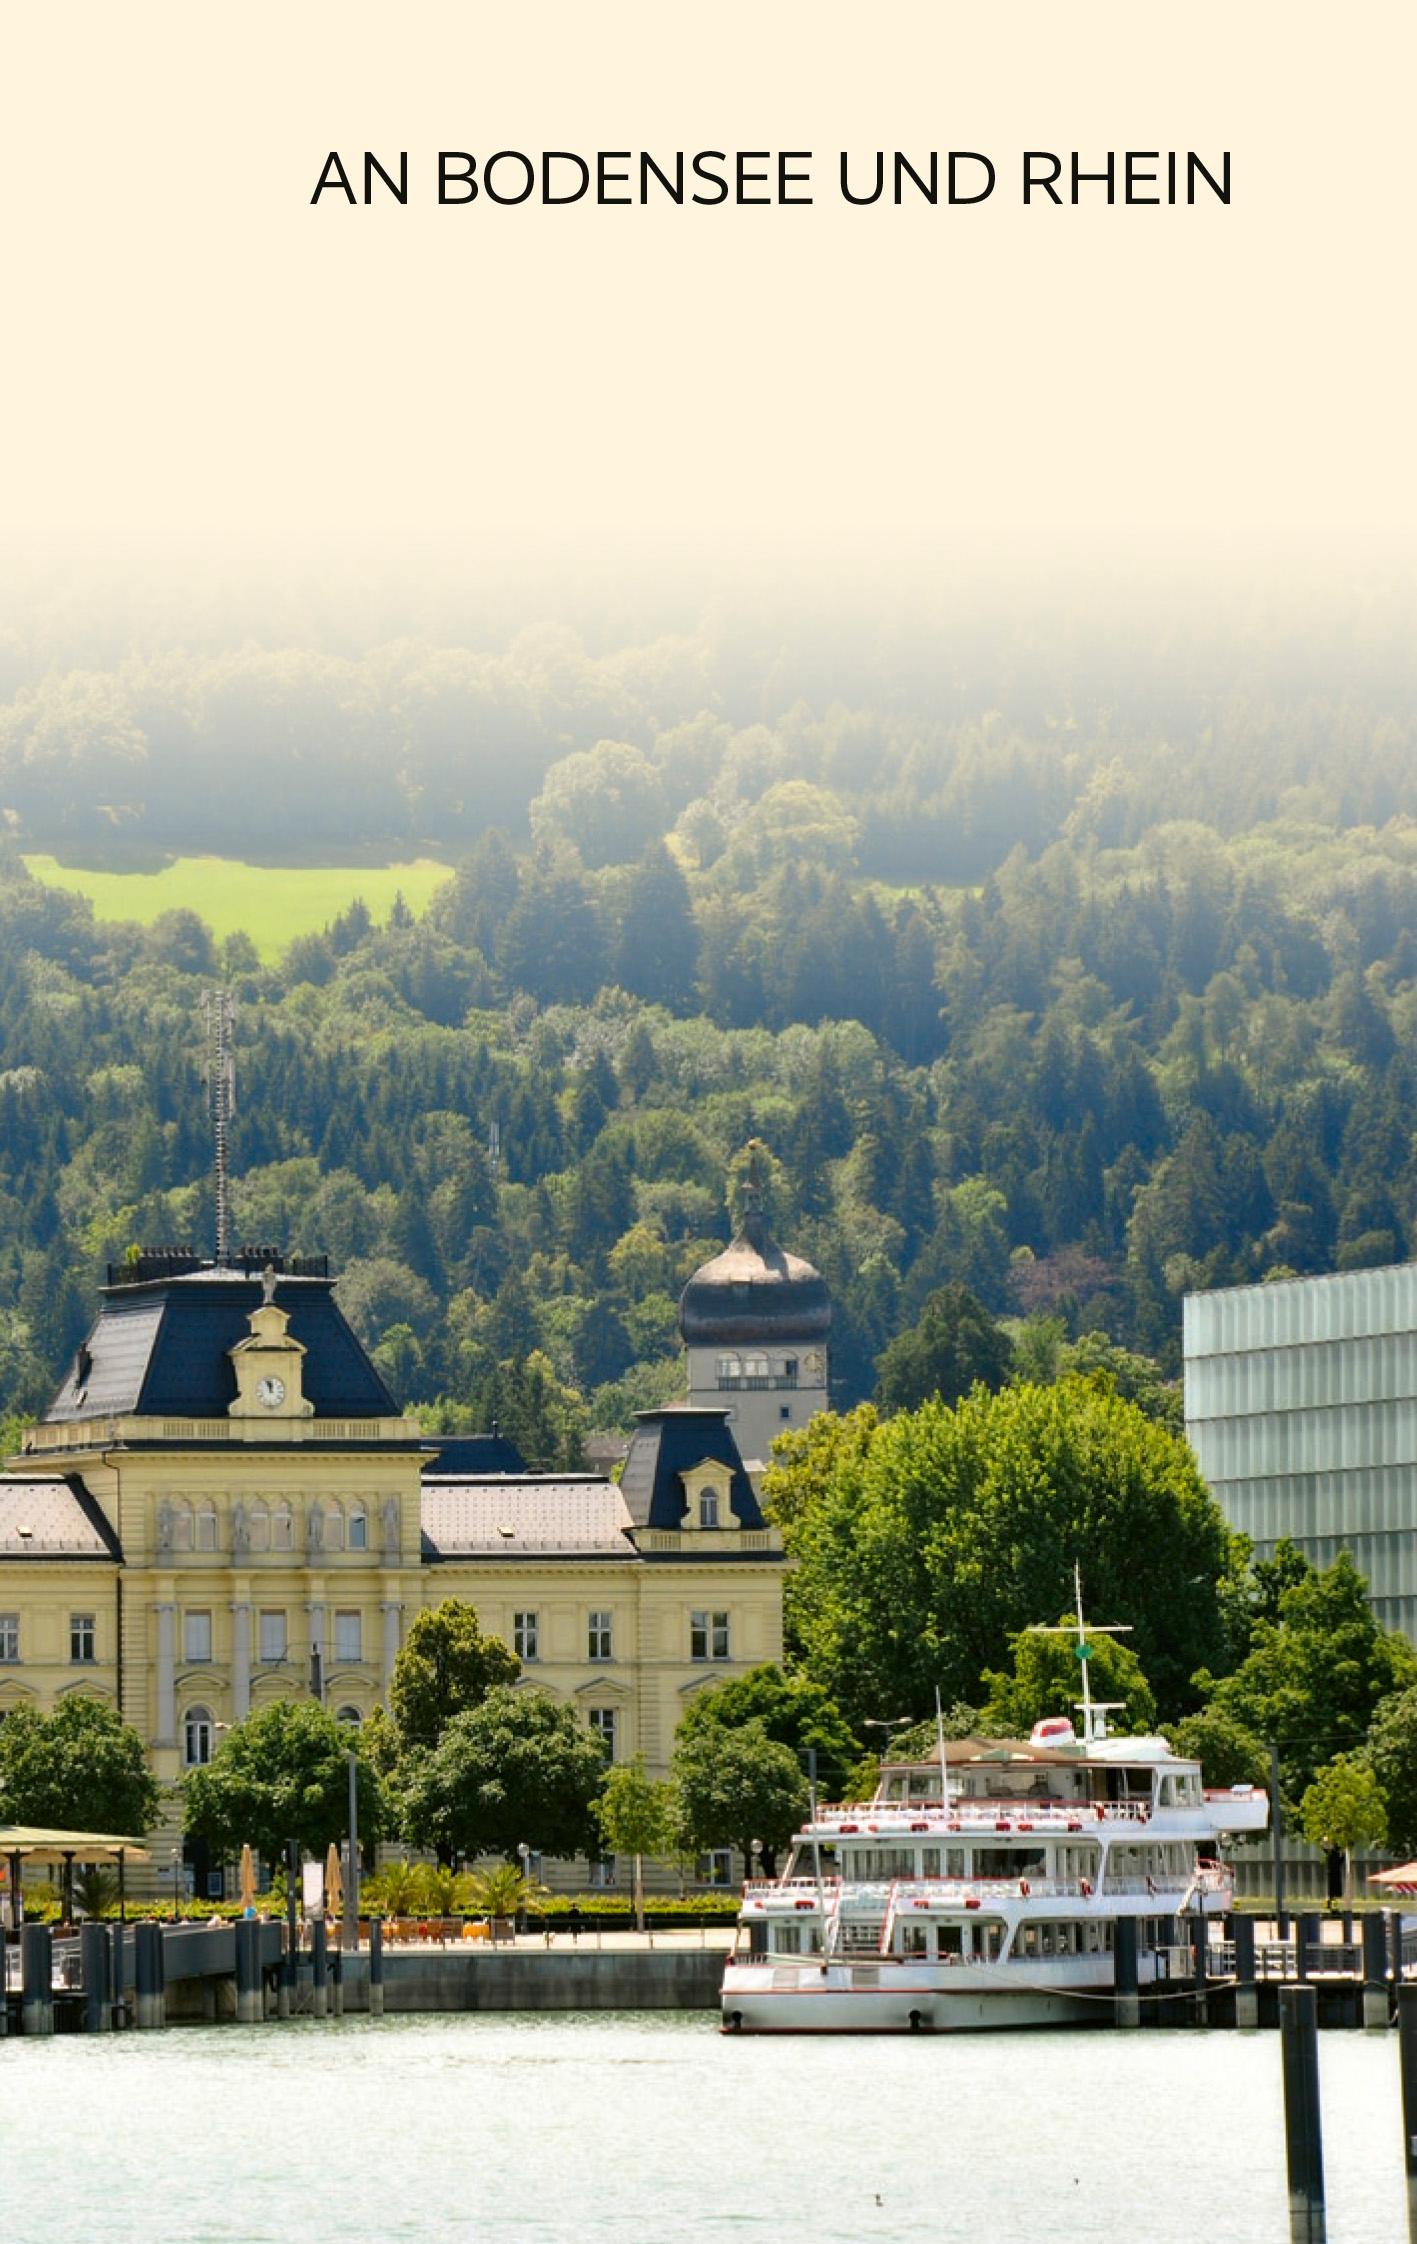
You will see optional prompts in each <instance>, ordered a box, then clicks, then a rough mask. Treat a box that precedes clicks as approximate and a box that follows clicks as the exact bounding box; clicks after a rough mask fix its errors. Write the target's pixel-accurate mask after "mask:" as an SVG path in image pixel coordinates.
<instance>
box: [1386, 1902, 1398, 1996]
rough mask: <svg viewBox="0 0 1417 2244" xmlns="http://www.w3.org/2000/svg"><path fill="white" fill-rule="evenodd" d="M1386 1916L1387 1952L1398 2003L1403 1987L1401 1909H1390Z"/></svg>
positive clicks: (1393, 1993) (1394, 1993)
mask: <svg viewBox="0 0 1417 2244" xmlns="http://www.w3.org/2000/svg"><path fill="white" fill-rule="evenodd" d="M1384 1915H1385V1916H1386V1918H1387V1952H1388V1962H1389V1965H1390V1966H1391V1970H1392V1997H1393V2001H1394V2002H1396V2000H1397V1993H1398V1989H1399V1988H1400V1987H1401V1985H1402V1911H1401V1910H1400V1909H1388V1910H1385V1911H1384Z"/></svg>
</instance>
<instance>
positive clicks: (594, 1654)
mask: <svg viewBox="0 0 1417 2244" xmlns="http://www.w3.org/2000/svg"><path fill="white" fill-rule="evenodd" d="M613 1645H614V1640H613V1638H612V1636H611V1630H610V1615H609V1614H608V1613H589V1614H587V1616H586V1658H587V1659H588V1660H613V1659H614V1657H615V1652H614V1648H613Z"/></svg>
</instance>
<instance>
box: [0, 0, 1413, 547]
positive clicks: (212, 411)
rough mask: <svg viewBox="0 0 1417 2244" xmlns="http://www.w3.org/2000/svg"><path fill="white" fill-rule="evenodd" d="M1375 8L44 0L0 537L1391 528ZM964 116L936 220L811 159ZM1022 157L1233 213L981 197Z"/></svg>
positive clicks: (19, 122) (1393, 453) (16, 104)
mask: <svg viewBox="0 0 1417 2244" xmlns="http://www.w3.org/2000/svg"><path fill="white" fill-rule="evenodd" d="M1414 24H1417V14H1414V11H1413V10H1412V9H1411V7H1410V6H1409V5H1398V4H1395V0H1366V4H1363V0H1358V4H1350V5H1348V6H1347V7H1345V8H1343V9H1337V8H1333V7H1324V8H1319V7H1317V6H1314V5H1308V4H1298V5H1296V4H1294V0H1289V4H1287V5H1284V6H1279V5H1276V4H1273V0H1242V4H1240V5H1236V0H1197V4H1194V5H1190V6H1188V7H1186V8H1181V7H1176V6H1172V7H1161V6H1158V5H1154V4H1152V0H1125V4H1117V0H1071V4H1065V0H994V4H989V0H978V4H976V5H974V6H972V7H971V6H964V5H959V4H956V0H933V4H931V0H897V4H896V5H894V6H892V7H891V8H890V9H888V10H886V9H874V10H873V9H865V8H860V7H847V6H843V5H840V4H838V0H816V4H813V5H806V4H803V0H758V4H757V5H745V4H743V0H719V4H716V5H715V6H713V7H712V8H710V7H707V6H700V7H698V8H695V9H693V10H690V9H688V8H685V7H682V6H670V5H667V4H665V0H659V4H657V5H645V4H644V0H621V4H619V5H616V6H614V7H613V8H604V7H601V8H591V7H587V6H585V5H584V4H583V0H581V4H574V0H541V4H540V5H537V6H523V7H521V8H500V9H496V10H493V9H491V8H488V7H486V6H481V5H468V4H464V5H452V4H442V0H422V4H419V0H414V4H411V5H404V6H402V7H392V6H373V5H369V4H367V0H341V4H339V5H333V4H331V0H284V4H283V5H277V4H273V0H248V4H246V5H243V6H242V7H240V8H236V7H232V6H230V5H227V6H219V5H213V6H206V7H194V6H193V5H192V4H191V0H184V4H182V5H175V4H171V0H130V4H128V5H125V6H121V7H115V6H112V5H111V4H106V0H105V4H99V0H79V4H78V5H71V6H69V7H67V8H52V7H51V8H41V7H38V6H34V5H31V6H29V7H28V8H26V9H25V11H24V16H23V19H21V18H20V17H19V16H18V13H15V14H12V17H11V20H10V23H9V25H8V27H7V32H6V42H5V44H6V76H7V80H8V82H9V93H10V97H11V98H10V99H9V100H8V101H7V104H6V109H7V118H6V128H5V133H4V136H3V141H0V177H2V178H3V202H2V203H0V210H3V214H4V215H3V226H4V237H5V269H6V285H5V300H6V303H7V306H8V309H9V313H10V320H9V323H8V324H9V334H8V337H7V341H6V347H5V350H4V353H3V362H2V363H0V394H3V403H4V415H5V429H6V435H7V443H6V466H5V475H4V494H3V500H0V505H2V506H3V510H4V518H5V522H6V525H7V526H8V527H9V528H10V529H11V530H12V531H20V532H22V533H28V532H34V531H50V532H58V533H60V534H61V535H64V534H70V533H75V532H84V533H92V532H96V531H115V530H116V531H134V530H152V531H159V532H168V531H172V530H186V531H189V532H190V531H200V530H210V531H216V532H220V533H223V534H226V533H231V532H234V531H251V532H257V533H268V532H270V531H272V530H286V529H298V530H302V531H307V532H317V531H329V530H334V531H354V530H359V531H374V532H379V533H385V532H388V531H391V530H396V529H398V530H406V531H410V532H415V533H428V532H456V533H463V532H471V531H474V530H480V531H486V530H489V529H502V530H509V529H513V528H515V529H519V530H523V531H531V532H537V533H544V532H550V533H552V534H562V533H569V532H586V531H605V530H607V529H610V528H615V529H620V530H634V531H654V530H666V529H671V530H678V531H683V530H685V529H688V530H691V531H692V532H695V533H698V532H703V533H717V534H719V535H725V534H726V535H728V536H730V537H733V536H737V535H739V534H741V533H742V532H744V531H756V530H763V529H775V530H778V531H788V532H792V533H807V534H808V535H809V536H816V535H818V534H820V533H828V532H829V533H831V534H832V535H833V536H835V537H841V536H843V535H845V536H846V537H847V538H848V539H849V538H850V536H851V535H852V534H853V533H854V532H855V531H857V530H858V529H863V528H866V527H871V528H874V529H876V530H878V531H879V530H884V531H896V530H907V529H909V530H913V531H917V532H918V531H924V532H928V533H940V532H943V533H945V534H946V535H948V534H950V533H952V532H955V531H958V530H960V529H961V528H966V527H969V526H978V527H984V526H987V527H988V528H989V529H991V530H995V531H998V530H1003V531H1027V530H1031V529H1039V530H1053V531H1059V530H1062V531H1067V530H1070V529H1073V528H1078V527H1081V528H1085V529H1087V530H1090V531H1098V530H1125V531H1130V532H1136V531H1151V530H1153V529H1156V528H1161V529H1164V530H1168V531H1174V532H1191V533H1201V534H1203V535H1204V536H1205V537H1206V538H1213V537H1215V536H1217V535H1220V534H1228V533H1229V532H1231V531H1239V530H1259V529H1268V530H1278V531H1281V532H1288V531H1291V530H1298V529H1301V528H1302V529H1304V530H1306V531H1310V532H1319V533H1324V532H1326V531H1328V530H1329V529H1331V528H1340V527H1341V528H1345V529H1347V530H1349V531H1353V532H1357V533H1360V534H1367V533H1371V532H1374V531H1377V530H1380V529H1385V530H1394V529H1401V528H1403V527H1405V526H1406V525H1407V524H1408V523H1410V521H1411V519H1412V516H1413V500H1414V461H1413V449H1412V441H1411V421H1412V413H1411V403H1410V391H1411V384H1412V348H1411V346H1412V328H1413V318H1412V308H1411V307H1412V282H1411V273H1410V259H1409V254H1408V240H1409V232H1410V220H1409V216H1408V207H1407V206H1408V196H1409V193H1410V186H1409V173H1410V164H1409V158H1408V136H1409V132H1410V101H1411V87H1412V84H1413V82H1414V68H1413V66H1414V60H1417V55H1414V48H1417V31H1415V30H1414ZM366 145H368V146H371V147H373V148H374V149H375V150H376V151H377V152H379V153H380V154H381V155H383V156H384V157H385V159H386V160H389V161H392V159H393V157H394V156H395V154H396V152H397V150H398V149H399V148H401V147H407V148H408V149H409V150H410V151H411V152H413V155H414V158H415V176H416V171H417V159H418V157H419V155H420V154H421V155H422V157H423V159H424V162H425V164H427V165H429V166H430V167H431V162H432V159H433V156H434V154H435V152H436V150H437V148H438V147H440V146H449V147H471V148H474V149H476V150H478V151H479V152H481V153H483V154H485V153H487V152H489V151H490V150H492V149H494V148H496V147H502V146H506V147H524V148H527V149H529V150H536V149H539V148H541V147H544V146H567V147H573V148H578V149H581V150H594V149H595V148H596V147H607V148H611V147H630V148H638V147H647V148H649V149H651V150H652V151H656V152H659V151H664V152H671V151H672V150H673V149H674V148H675V147H685V148H689V149H693V148H698V147H704V146H714V147H728V148H732V147H759V146H761V147H769V148H778V147H800V146H806V147H811V148H813V149H814V150H815V151H817V156H818V162H817V173H818V178H819V180H820V182H821V183H822V186H823V187H824V188H827V187H829V188H830V189H831V199H829V200H827V199H824V200H822V201H821V202H820V203H819V204H818V205H817V206H816V207H814V208H813V209H810V210H733V209H728V210H707V211H699V212H692V211H688V210H685V211H678V212H676V211H674V210H672V209H669V208H665V209H663V210H660V211H658V212H649V211H637V210H597V209H594V208H585V207H584V206H582V207H579V208H577V209H575V210H562V211H548V212H543V211H541V210H540V209H538V208H535V207H531V206H528V207H527V208H526V209H524V210H521V211H516V210H498V211H488V210H486V209H485V208H484V206H483V205H481V204H479V205H476V206H474V207H473V208H472V209H471V210H457V209H450V210H439V209H438V208H437V207H436V204H435V203H434V202H433V201H432V200H431V196H430V197H428V198H427V199H424V200H421V201H420V200H419V199H418V198H417V194H416V193H415V199H414V201H413V202H411V204H410V207H409V208H408V209H407V210H399V209H397V208H396V207H395V206H394V205H393V204H392V203H388V204H386V205H385V206H384V207H382V208H380V209H376V210H374V211H369V212H365V211H362V210H361V211H357V212H352V211H349V210H348V209H347V208H346V207H345V206H344V205H343V204H342V203H336V202H332V201H329V200H327V201H326V202H325V203H323V204H322V205H321V207H320V208H319V209H318V210H312V209H311V208H310V207H309V196H310V193H311V191H312V189H313V186H314V183H315V179H316V177H317V176H318V172H319V168H320V165H321V162H322V161H323V158H324V155H325V152H326V150H327V149H328V148H329V147H331V146H339V147H341V148H342V149H344V150H346V151H350V152H357V151H359V150H361V149H362V148H363V147H365V146H366ZM878 145H884V146H886V147H892V146H899V147H901V148H904V149H906V150H907V151H916V150H918V151H921V152H924V151H926V150H928V149H929V148H930V147H932V146H934V147H941V148H944V147H948V146H950V145H956V146H961V147H970V148H982V149H984V150H986V151H988V152H989V153H991V154H993V155H994V156H995V158H996V160H997V161H999V163H1000V166H1001V184H1000V190H999V191H998V193H997V194H996V197H995V200H994V201H993V202H992V203H991V204H989V205H987V206H985V207H984V208H983V209H981V210H977V211H973V212H970V211H957V212H950V211H948V210H935V211H931V210H929V209H928V208H927V207H925V206H924V205H921V206H919V207H918V208H916V209H914V210H909V209H907V210H902V211H899V212H897V211H894V210H891V209H888V208H885V207H882V208H877V209H874V210H860V211H853V210H850V209H848V208H846V207H845V206H843V205H841V204H840V203H839V202H838V201H837V200H836V197H835V185H834V172H835V153H836V151H837V150H838V149H840V148H842V147H848V146H849V147H851V148H853V149H857V150H862V151H869V150H873V149H874V148H875V147H876V146H878ZM1030 145H1034V146H1042V147H1052V148H1062V149H1067V148H1071V147H1077V148H1079V149H1080V150H1083V151H1087V152H1089V153H1090V152H1092V151H1096V150H1101V149H1106V148H1107V147H1114V148H1119V149H1121V148H1126V147H1128V146H1133V147H1161V148H1166V147H1171V146H1174V147H1178V148H1184V147H1187V146H1191V147H1194V148H1196V149H1197V150H1198V151H1200V152H1201V153H1202V154H1203V155H1209V154H1210V153H1212V152H1218V151H1219V150H1220V149H1221V148H1223V147H1225V146H1228V147H1230V148H1231V150H1232V151H1233V160H1234V181H1235V202H1234V206H1233V207H1232V208H1231V209H1230V210H1229V211H1224V210H1221V209H1220V208H1219V207H1218V206H1209V207H1207V206H1200V207H1198V208H1197V209H1195V210H1194V211H1185V210H1176V211H1168V210H1132V211H1127V210H1123V209H1117V210H1114V211H1110V212H1109V211H1107V210H1106V209H1105V208H1099V209H1097V210H1087V209H1079V210H1077V211H1066V212H1064V211H1056V210H1051V209H1034V210H1032V211H1025V210H1023V209H1022V208H1021V207H1019V203H1018V200H1017V194H1016V172H1015V168H1014V161H1015V159H1016V157H1017V152H1018V151H1019V150H1021V149H1022V148H1024V147H1027V146H1030Z"/></svg>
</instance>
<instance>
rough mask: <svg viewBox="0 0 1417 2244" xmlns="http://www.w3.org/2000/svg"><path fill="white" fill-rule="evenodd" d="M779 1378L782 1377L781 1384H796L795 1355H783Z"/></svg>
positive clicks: (791, 1385)
mask: <svg viewBox="0 0 1417 2244" xmlns="http://www.w3.org/2000/svg"><path fill="white" fill-rule="evenodd" d="M781 1378H782V1383H783V1385H784V1386H785V1387H795V1386H796V1384H797V1358H796V1357H795V1356H784V1357H783V1359H782V1372H781Z"/></svg>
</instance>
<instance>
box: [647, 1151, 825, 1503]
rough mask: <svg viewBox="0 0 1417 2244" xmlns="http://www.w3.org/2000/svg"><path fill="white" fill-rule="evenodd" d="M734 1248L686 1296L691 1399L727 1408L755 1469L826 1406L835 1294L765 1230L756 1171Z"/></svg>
mask: <svg viewBox="0 0 1417 2244" xmlns="http://www.w3.org/2000/svg"><path fill="white" fill-rule="evenodd" d="M744 1197H745V1203H746V1204H745V1209H744V1215H743V1220H742V1223H741V1225H740V1227H739V1229H738V1232H737V1234H736V1235H735V1237H734V1239H733V1241H732V1244H731V1245H730V1246H728V1247H725V1249H724V1251H723V1253H722V1254H720V1255H715V1256H714V1258H713V1260H712V1261H711V1262H705V1263H704V1264H703V1265H702V1266H701V1267H700V1268H699V1269H697V1270H696V1271H695V1272H694V1275H693V1276H692V1278H691V1279H690V1280H689V1283H688V1284H687V1285H686V1286H685V1288H684V1291H683V1294H682V1295H681V1296H680V1301H679V1330H680V1332H681V1333H682V1335H683V1338H684V1344H685V1346H686V1348H687V1349H688V1352H689V1402H690V1405H691V1406H692V1407H694V1408H696V1409H708V1408H711V1407H713V1406H715V1405H717V1406H718V1407H719V1408H720V1409H726V1410H727V1413H728V1418H729V1422H730V1424H731V1425H732V1427H733V1433H734V1437H735V1439H736V1441H737V1444H738V1449H739V1452H740V1454H741V1455H742V1458H743V1461H744V1463H745V1464H746V1465H747V1468H748V1470H749V1472H750V1473H751V1474H753V1475H755V1476H756V1475H758V1474H760V1473H761V1472H762V1470H763V1468H764V1466H765V1465H766V1464H767V1463H768V1461H769V1458H770V1455H771V1451H772V1445H773V1442H774V1440H775V1439H776V1437H777V1436H778V1435H779V1434H782V1433H786V1432H787V1431H788V1430H789V1429H790V1428H791V1427H794V1426H805V1424H806V1423H807V1420H808V1419H809V1418H811V1417H812V1416H813V1415H814V1413H815V1412H817V1411H819V1410H825V1409H826V1407H827V1376H828V1364H827V1339H828V1335H829V1334H830V1332H831V1321H832V1311H831V1296H830V1294H829V1293H828V1292H827V1284H826V1280H825V1278H823V1276H822V1274H821V1272H820V1271H819V1270H814V1269H813V1267H812V1265H811V1263H810V1262H804V1261H803V1260H802V1258H801V1256H800V1255H795V1254H785V1253H784V1252H783V1250H782V1248H781V1247H780V1246H779V1245H778V1244H777V1241H776V1240H775V1239H774V1238H773V1237H772V1235H771V1233H770V1232H769V1230H768V1227H767V1219H766V1217H765V1215H764V1212H763V1204H762V1193H761V1190H760V1188H759V1186H758V1183H757V1179H756V1174H754V1175H753V1176H752V1178H751V1179H750V1182H749V1184H748V1187H747V1190H746V1192H745V1195H744Z"/></svg>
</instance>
